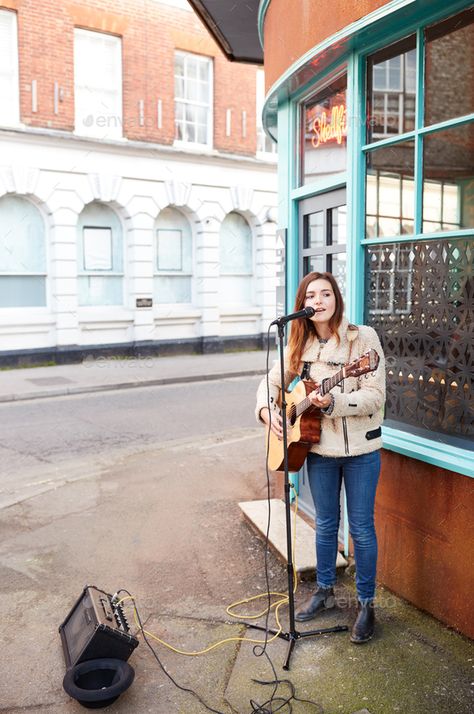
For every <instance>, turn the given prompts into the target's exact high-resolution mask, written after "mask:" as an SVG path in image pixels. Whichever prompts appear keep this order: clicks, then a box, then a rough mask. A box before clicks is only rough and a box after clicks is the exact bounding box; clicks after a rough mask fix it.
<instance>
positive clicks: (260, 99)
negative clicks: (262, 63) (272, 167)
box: [255, 69, 278, 161]
mask: <svg viewBox="0 0 474 714" xmlns="http://www.w3.org/2000/svg"><path fill="white" fill-rule="evenodd" d="M264 104H265V72H264V70H263V69H257V72H256V76H255V105H256V111H257V122H256V134H257V136H256V140H257V150H256V156H257V158H258V159H266V160H269V159H272V160H274V161H277V159H278V157H277V145H276V142H274V141H273V142H272V144H271V149H270V151H267V150H266V149H265V148H262V147H265V146H266V145H267V142H268V141H270V139H269V138H268V136H267V135H266V133H265V130H264V128H263V117H262V112H263V106H264Z"/></svg>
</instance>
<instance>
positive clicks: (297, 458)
mask: <svg viewBox="0 0 474 714" xmlns="http://www.w3.org/2000/svg"><path fill="white" fill-rule="evenodd" d="M314 388H315V384H314V382H309V381H304V380H302V381H300V382H298V384H297V385H296V386H295V388H294V389H293V390H292V391H291V392H285V400H286V405H287V406H286V414H287V421H288V470H289V471H299V470H300V468H301V467H302V466H303V464H304V462H305V459H306V456H307V454H308V451H309V449H310V447H311V444H317V443H318V442H319V439H320V435H321V415H320V411H319V409H317V407H311V408H309V409H307V410H306V411H305V412H303V414H302V415H301V416H299V417H296V418H295V416H294V414H295V411H296V406H297V405H298V404H299V403H300V402H301V401H302V400H303V399H305V397H306V395H307V394H309V393H310V392H312V391H313V390H314ZM267 437H269V451H268V468H269V469H271V470H272V471H284V469H285V458H284V452H283V440H280V439H278V437H277V436H275V434H274V433H273V432H272V431H270V429H269V427H267Z"/></svg>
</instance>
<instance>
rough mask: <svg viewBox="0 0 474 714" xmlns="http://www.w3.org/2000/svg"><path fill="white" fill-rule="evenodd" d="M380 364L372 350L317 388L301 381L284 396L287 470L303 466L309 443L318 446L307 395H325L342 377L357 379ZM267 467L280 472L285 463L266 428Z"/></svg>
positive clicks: (314, 411) (316, 415) (315, 417)
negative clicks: (314, 393) (313, 392)
mask: <svg viewBox="0 0 474 714" xmlns="http://www.w3.org/2000/svg"><path fill="white" fill-rule="evenodd" d="M379 362H380V357H379V355H378V354H377V352H376V350H373V349H372V350H369V351H368V352H365V354H363V355H362V356H361V357H358V359H355V360H353V361H352V362H350V364H346V365H344V366H343V368H342V369H340V370H339V372H337V373H336V374H333V375H332V377H326V379H323V380H322V383H321V384H320V385H318V386H316V384H315V383H314V382H309V381H305V380H302V381H300V382H298V384H297V385H296V387H295V388H294V389H293V391H292V392H289V393H288V392H286V393H285V400H286V405H287V406H286V418H287V423H288V434H287V435H288V471H299V470H300V468H301V467H302V466H303V464H304V462H305V459H306V456H307V454H308V451H309V450H310V448H311V444H318V443H319V439H320V436H321V411H320V410H319V409H318V408H317V407H314V406H313V405H312V404H311V402H310V400H309V399H307V395H308V394H309V393H310V392H312V391H313V390H314V389H317V391H318V392H319V394H327V393H328V392H329V391H330V390H331V389H332V388H333V387H335V386H336V384H339V382H342V381H343V380H344V379H346V377H360V376H361V375H363V374H368V373H369V372H374V371H375V370H376V369H377V367H378V365H379ZM267 443H268V444H269V450H268V467H269V468H270V469H271V470H272V471H284V470H285V460H284V453H283V440H281V441H280V439H278V437H276V436H275V434H274V433H273V432H272V431H271V430H270V428H269V427H267Z"/></svg>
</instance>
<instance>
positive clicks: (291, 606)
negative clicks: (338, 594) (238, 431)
mask: <svg viewBox="0 0 474 714" xmlns="http://www.w3.org/2000/svg"><path fill="white" fill-rule="evenodd" d="M275 324H276V325H277V327H278V339H279V352H280V375H281V415H282V419H283V457H284V462H283V463H284V471H285V522H286V551H287V561H288V565H287V571H288V610H289V627H290V629H289V631H288V632H279V631H278V630H273V629H268V628H265V627H261V626H260V625H253V624H252V625H248V627H252V628H254V629H256V630H262V631H263V632H269V633H271V634H273V635H277V636H278V637H280V638H281V639H283V640H285V641H286V642H288V649H287V653H286V658H285V661H284V663H283V669H285V670H288V669H290V658H291V654H292V652H293V648H294V646H295V643H296V641H297V640H299V639H302V638H304V637H313V636H316V635H326V634H328V633H332V632H347V630H348V629H349V628H348V627H347V625H336V626H335V627H326V628H321V629H318V630H308V631H306V632H298V631H297V630H296V627H295V594H294V566H293V549H292V544H291V503H290V479H289V474H288V428H287V419H286V407H287V404H286V401H285V359H284V351H283V350H284V343H283V340H284V336H285V325H286V321H284V320H275Z"/></svg>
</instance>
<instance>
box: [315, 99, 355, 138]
mask: <svg viewBox="0 0 474 714" xmlns="http://www.w3.org/2000/svg"><path fill="white" fill-rule="evenodd" d="M311 131H312V132H313V133H314V136H312V137H311V143H312V145H313V147H314V148H315V149H317V148H318V146H321V144H328V143H329V142H333V141H335V142H337V143H338V144H342V139H343V137H345V136H347V112H346V107H345V105H344V104H337V105H336V106H334V107H332V109H331V113H330V114H329V115H328V113H327V112H321V114H320V115H318V116H316V117H315V118H314V119H313V121H312V122H311Z"/></svg>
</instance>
